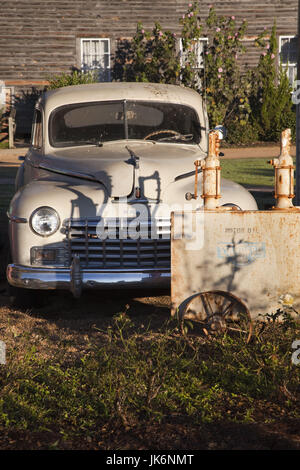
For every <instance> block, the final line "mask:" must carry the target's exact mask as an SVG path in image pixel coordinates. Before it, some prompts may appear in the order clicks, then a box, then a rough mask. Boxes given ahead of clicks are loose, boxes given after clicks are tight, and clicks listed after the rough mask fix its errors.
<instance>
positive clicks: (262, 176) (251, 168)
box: [221, 158, 275, 186]
mask: <svg viewBox="0 0 300 470" xmlns="http://www.w3.org/2000/svg"><path fill="white" fill-rule="evenodd" d="M221 171H222V176H223V177H224V178H228V179H231V180H233V181H235V182H236V183H240V184H243V185H251V186H274V174H275V173H274V168H273V166H272V165H270V164H268V163H267V160H266V159H263V158H245V159H237V160H225V159H224V160H221Z"/></svg>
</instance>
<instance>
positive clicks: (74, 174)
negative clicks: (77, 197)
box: [38, 163, 100, 183]
mask: <svg viewBox="0 0 300 470" xmlns="http://www.w3.org/2000/svg"><path fill="white" fill-rule="evenodd" d="M38 167H39V168H40V169H41V170H46V171H51V172H52V173H58V174H60V175H64V176H71V177H73V178H81V179H85V180H88V181H94V182H95V183H99V182H100V181H99V180H97V178H95V177H94V176H93V175H89V174H88V173H80V172H77V171H72V170H63V169H60V168H54V167H52V166H50V165H47V164H45V163H39V165H38Z"/></svg>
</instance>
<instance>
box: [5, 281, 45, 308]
mask: <svg viewBox="0 0 300 470" xmlns="http://www.w3.org/2000/svg"><path fill="white" fill-rule="evenodd" d="M8 296H9V303H10V305H11V306H12V307H19V308H26V309H28V308H35V307H42V306H43V305H44V298H43V296H42V292H41V291H38V290H35V289H22V288H20V287H13V286H11V285H9V284H8Z"/></svg>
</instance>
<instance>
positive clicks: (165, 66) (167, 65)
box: [123, 1, 296, 144]
mask: <svg viewBox="0 0 300 470" xmlns="http://www.w3.org/2000/svg"><path fill="white" fill-rule="evenodd" d="M179 23H180V25H181V33H180V37H181V44H182V58H181V56H180V53H179V51H178V46H177V45H176V35H175V34H174V33H172V32H171V31H162V28H161V26H160V25H159V23H156V24H155V27H154V28H153V30H152V31H151V32H147V31H146V30H145V29H144V28H143V26H142V24H141V23H138V26H137V32H136V34H135V36H134V38H133V40H132V42H131V51H130V54H129V56H128V60H127V65H126V66H125V69H124V75H123V79H124V80H127V81H143V82H156V83H171V84H180V83H182V84H184V85H186V86H188V87H192V88H194V89H196V90H197V91H198V92H199V93H201V94H202V95H203V97H204V98H205V100H206V103H207V111H208V117H209V121H210V126H211V127H214V126H215V125H217V124H224V125H225V126H226V127H227V128H228V129H229V131H230V132H231V133H232V134H231V135H230V137H229V141H230V142H231V143H234V144H246V143H248V142H253V140H254V141H258V140H263V141H278V140H279V138H280V134H281V132H282V130H284V129H286V128H291V130H292V136H293V138H294V137H295V129H296V114H295V107H294V106H293V104H292V99H291V93H292V89H291V86H290V84H289V80H288V77H287V74H286V73H285V70H284V69H283V68H282V67H280V68H279V71H277V68H276V64H275V60H276V56H277V52H278V45H277V40H276V23H275V24H274V27H273V29H272V33H271V35H270V39H267V38H268V36H269V32H268V31H267V30H266V29H264V31H263V32H262V33H261V34H260V35H259V36H258V38H257V40H256V45H257V46H258V47H261V48H262V49H263V50H262V53H261V56H260V59H259V63H258V64H257V67H255V68H254V70H253V69H252V70H251V69H247V67H243V68H242V66H241V65H240V62H239V61H238V59H239V56H240V55H242V54H244V53H245V52H246V49H245V46H244V45H243V41H242V40H243V38H244V36H245V34H246V31H247V22H246V20H243V21H242V23H241V25H240V26H239V27H238V26H237V21H236V18H235V16H230V17H224V16H217V14H216V11H215V9H214V8H213V7H211V8H210V11H209V15H208V17H207V19H206V21H205V34H206V35H207V36H208V37H209V38H210V39H209V45H208V47H207V49H206V51H205V52H204V58H203V60H204V65H205V67H204V69H200V70H199V69H197V68H196V67H195V66H196V60H197V57H196V54H195V49H194V47H193V45H194V43H195V41H197V40H198V39H199V38H200V37H201V36H202V35H203V30H204V27H203V25H202V23H201V19H200V16H199V3H198V2H196V1H195V2H194V3H190V4H189V6H188V9H187V13H186V14H184V15H182V18H180V20H179ZM183 58H184V60H182V59H183Z"/></svg>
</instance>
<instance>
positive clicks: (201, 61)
mask: <svg viewBox="0 0 300 470" xmlns="http://www.w3.org/2000/svg"><path fill="white" fill-rule="evenodd" d="M195 41H196V42H197V43H198V42H202V43H206V44H208V38H207V37H202V38H199V39H195ZM203 49H204V48H203ZM179 50H180V64H181V66H182V67H184V53H183V46H182V38H180V40H179ZM194 68H195V69H197V70H201V69H204V57H201V53H200V54H199V55H198V58H197V66H196V67H194Z"/></svg>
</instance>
